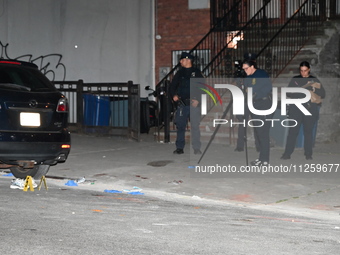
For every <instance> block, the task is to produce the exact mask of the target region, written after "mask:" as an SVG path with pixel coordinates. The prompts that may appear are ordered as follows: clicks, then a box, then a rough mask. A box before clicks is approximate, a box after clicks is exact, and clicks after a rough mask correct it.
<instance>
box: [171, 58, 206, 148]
mask: <svg viewBox="0 0 340 255" xmlns="http://www.w3.org/2000/svg"><path fill="white" fill-rule="evenodd" d="M193 60H194V56H193V55H191V54H189V53H187V52H182V54H181V58H180V64H181V68H180V69H179V70H178V71H177V73H176V74H175V76H174V78H173V79H172V81H171V83H170V88H169V91H170V96H171V97H172V99H173V101H174V102H176V103H177V106H178V107H177V110H176V114H175V124H176V128H177V138H176V150H175V151H174V154H183V153H184V151H183V149H184V146H185V129H186V125H187V123H188V121H189V119H190V124H191V125H190V128H191V143H192V147H193V149H194V153H195V154H201V150H200V149H201V141H200V136H201V134H200V129H199V125H200V119H201V109H200V98H201V93H200V90H199V89H198V88H196V87H194V86H190V79H191V78H203V75H202V73H201V71H200V70H199V69H197V68H195V67H193Z"/></svg>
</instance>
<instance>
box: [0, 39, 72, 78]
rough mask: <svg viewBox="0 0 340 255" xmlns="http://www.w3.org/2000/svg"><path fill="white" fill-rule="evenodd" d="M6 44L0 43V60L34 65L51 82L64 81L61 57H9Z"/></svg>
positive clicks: (30, 55) (50, 55)
mask: <svg viewBox="0 0 340 255" xmlns="http://www.w3.org/2000/svg"><path fill="white" fill-rule="evenodd" d="M8 45H9V44H8V43H7V44H3V43H2V42H1V41H0V47H1V55H0V58H2V59H15V60H21V61H26V62H30V63H34V64H36V65H37V66H38V68H39V70H40V71H41V72H42V73H43V74H45V76H46V77H47V78H49V79H50V80H51V81H65V77H66V67H65V65H64V64H63V63H61V59H62V57H63V56H62V55H61V54H57V53H53V54H47V55H44V56H40V57H36V58H34V57H33V55H32V54H25V55H22V56H18V57H10V56H8V53H7V48H8Z"/></svg>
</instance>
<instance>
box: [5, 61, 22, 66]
mask: <svg viewBox="0 0 340 255" xmlns="http://www.w3.org/2000/svg"><path fill="white" fill-rule="evenodd" d="M0 63H1V64H12V65H21V63H20V62H14V61H6V60H1V61H0Z"/></svg>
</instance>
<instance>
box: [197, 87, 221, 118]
mask: <svg viewBox="0 0 340 255" xmlns="http://www.w3.org/2000/svg"><path fill="white" fill-rule="evenodd" d="M200 84H202V85H203V86H205V88H204V87H203V88H199V89H200V90H202V91H204V92H205V93H206V94H202V95H201V102H202V103H201V105H202V108H201V114H202V115H206V114H207V95H209V96H210V98H211V99H212V100H213V102H214V104H215V105H217V101H218V102H219V103H220V105H222V98H221V96H220V95H219V94H218V92H217V91H216V89H215V88H213V87H212V86H210V85H208V84H205V83H203V82H200ZM216 99H217V100H216Z"/></svg>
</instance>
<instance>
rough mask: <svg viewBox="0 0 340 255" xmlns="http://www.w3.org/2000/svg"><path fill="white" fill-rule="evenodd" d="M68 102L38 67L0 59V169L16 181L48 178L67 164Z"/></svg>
mask: <svg viewBox="0 0 340 255" xmlns="http://www.w3.org/2000/svg"><path fill="white" fill-rule="evenodd" d="M67 125H68V101H67V98H66V97H65V96H64V95H62V94H61V93H60V92H59V91H58V90H57V89H56V88H55V87H54V86H53V84H52V83H51V82H50V81H49V80H48V79H47V78H46V76H45V75H44V74H43V73H41V72H40V71H39V69H38V67H37V66H36V65H35V64H32V63H28V62H23V61H17V60H4V59H0V168H9V169H10V170H11V172H12V174H13V175H14V176H15V177H17V178H26V176H28V175H29V176H32V177H35V179H38V178H40V177H41V176H43V175H46V173H47V172H48V170H49V168H50V166H51V165H55V164H57V163H59V162H65V160H66V159H67V157H68V154H69V152H70V147H71V138H70V133H69V131H68V129H67Z"/></svg>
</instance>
